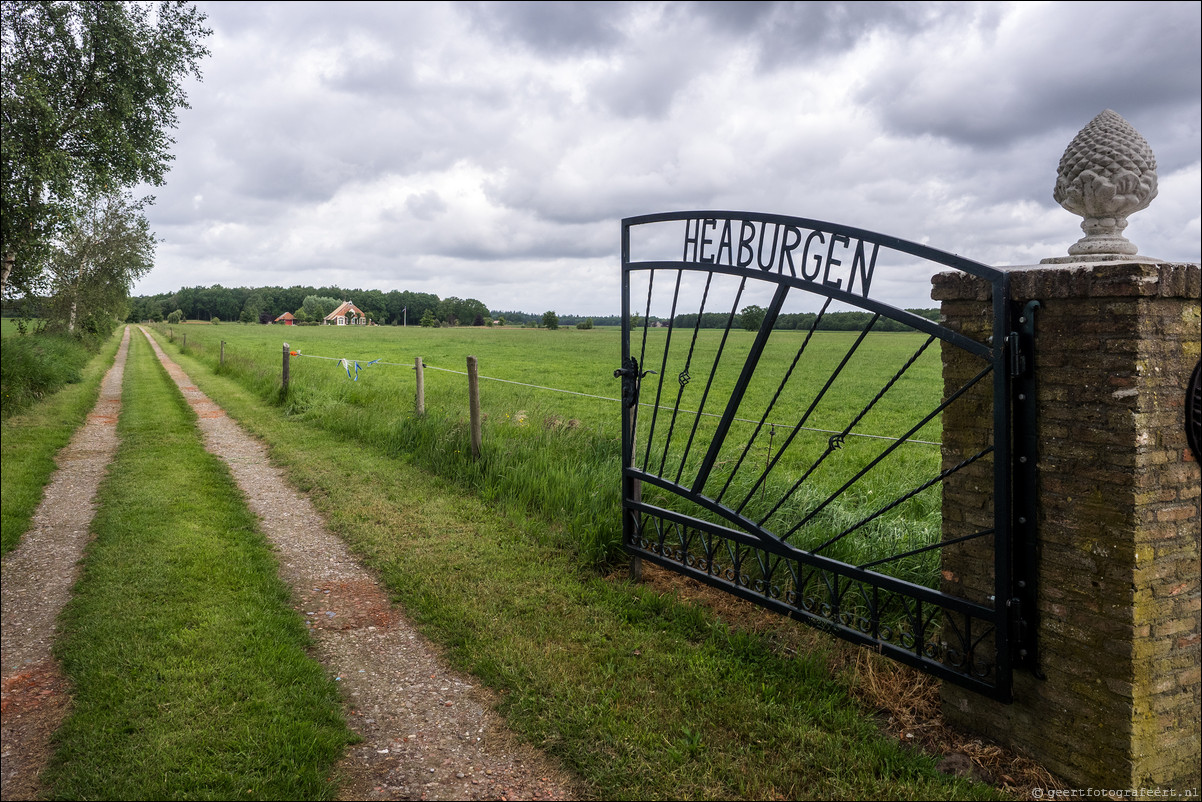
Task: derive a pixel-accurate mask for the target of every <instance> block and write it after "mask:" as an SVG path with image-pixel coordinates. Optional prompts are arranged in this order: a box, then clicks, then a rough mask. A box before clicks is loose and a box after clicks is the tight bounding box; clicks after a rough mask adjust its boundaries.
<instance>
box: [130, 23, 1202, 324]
mask: <svg viewBox="0 0 1202 802" xmlns="http://www.w3.org/2000/svg"><path fill="white" fill-rule="evenodd" d="M198 5H199V6H200V7H201V8H202V9H203V10H204V11H205V13H207V14H208V25H209V27H211V28H212V29H213V36H212V37H210V39H209V41H208V44H209V47H210V49H211V50H212V54H211V55H210V56H209V57H208V58H207V59H206V60H205V61H204V62H203V64H202V68H203V73H204V79H203V81H202V82H199V83H196V82H190V83H189V84H188V86H187V92H188V96H189V101H190V104H191V109H189V110H184V111H183V112H181V114H180V121H179V128H178V129H177V131H176V132H175V139H176V145H175V148H174V153H175V161H174V164H173V168H172V170H171V172H170V173H169V174H168V176H167V182H166V184H165V185H164V186H162V187H157V188H154V189H153V190H152V191H153V193H154V194H155V195H156V197H157V203H156V204H155V206H154V207H153V208H152V209H151V211H150V214H149V217H150V221H151V226H152V228H153V229H154V231H155V233H156V234H157V236H158V237H159V238H160V239H161V240H162V242H161V243H160V245H159V247H158V252H157V259H156V267H155V269H154V271H153V272H151V273H150V274H149V275H148V276H147V277H145V278H144V279H143V280H142V281H140V282H139V283H138V285H137V286H136V287H135V288H134V294H137V295H144V294H153V293H159V292H169V291H174V290H176V289H179V288H180V287H181V286H197V285H203V286H208V285H212V284H221V285H224V286H227V287H236V286H251V287H253V286H265V285H282V286H290V285H294V284H302V285H313V286H322V285H325V284H334V285H339V286H343V287H348V288H362V289H380V290H385V291H388V290H393V289H400V290H412V291H417V292H432V293H435V294H437V295H439V296H440V297H447V296H452V295H453V296H459V297H463V298H476V299H479V300H481V301H483V302H484V303H485V304H486V305H487V306H488V307H490V308H491V309H496V310H519V311H528V312H541V311H545V310H547V309H554V310H556V311H558V312H559V313H560V314H581V315H587V314H597V315H602V314H614V313H616V312H617V311H618V310H619V308H620V299H619V239H620V221H621V219H622V218H623V217H628V216H632V215H637V214H645V213H651V212H661V211H675V210H687V209H732V210H748V211H758V212H772V213H777V214H785V215H794V216H798V217H810V218H816V219H819V220H827V221H831V222H835V223H843V224H846V225H850V226H856V227H860V228H866V229H870V230H873V231H878V232H881V233H885V234H890V235H893V236H897V237H901V238H903V239H908V240H913V241H916V242H923V243H926V244H929V245H931V246H933V247H936V248H940V249H942V250H946V251H951V252H953V253H958V254H960V255H963V256H966V257H969V258H972V259H975V260H977V261H981V262H986V263H990V264H998V265H1002V264H1033V263H1036V262H1038V261H1039V260H1040V259H1041V258H1043V257H1047V256H1062V255H1065V253H1066V252H1067V248H1068V246H1069V245H1071V244H1072V243H1073V242H1075V241H1076V240H1077V239H1078V238H1080V237H1081V236H1082V234H1081V231H1080V227H1079V226H1080V218H1079V217H1077V216H1075V215H1072V214H1070V213H1069V212H1066V211H1064V210H1063V209H1061V208H1060V207H1059V206H1058V205H1056V203H1055V202H1054V201H1053V200H1052V187H1053V184H1054V182H1055V177H1056V165H1057V163H1058V162H1059V159H1060V156H1061V154H1062V153H1063V152H1064V149H1065V147H1066V146H1067V145H1068V144H1069V142H1070V141H1071V140H1072V138H1073V137H1074V136H1075V135H1076V133H1077V132H1078V131H1079V130H1080V129H1081V128H1082V127H1083V126H1085V125H1086V124H1087V123H1088V122H1089V121H1090V120H1091V119H1092V118H1093V117H1094V116H1095V115H1097V114H1098V113H1099V112H1101V111H1102V110H1104V109H1107V108H1109V109H1113V110H1114V111H1117V112H1118V113H1119V114H1121V115H1122V116H1123V117H1125V118H1126V119H1127V120H1128V121H1129V122H1130V123H1131V124H1132V125H1133V126H1134V127H1135V128H1136V129H1137V130H1138V131H1139V132H1140V133H1142V134H1143V136H1144V138H1145V139H1147V141H1148V143H1149V144H1150V145H1151V147H1152V150H1153V152H1154V153H1155V155H1156V159H1157V163H1158V165H1159V170H1158V172H1159V181H1160V184H1159V186H1160V194H1159V197H1158V198H1157V199H1156V200H1155V201H1153V203H1152V205H1151V206H1150V207H1149V208H1148V209H1146V210H1144V211H1142V212H1138V213H1136V214H1134V215H1132V217H1131V222H1130V226H1129V228H1128V229H1127V231H1126V234H1127V236H1128V238H1129V239H1130V240H1131V241H1132V242H1134V243H1135V244H1136V245H1138V246H1139V249H1140V253H1141V254H1147V255H1150V256H1155V257H1160V258H1163V259H1166V260H1173V261H1192V262H1196V261H1198V260H1199V254H1200V252H1202V244H1200V243H1202V227H1200V207H1202V200H1200V198H1202V163H1200V154H1202V138H1200V133H1199V123H1200V115H1202V102H1200V101H1202V78H1200V74H1202V66H1200V65H1202V26H1200V21H1202V4H1200V3H1198V2H1172V3H1163V2H1162V3H1156V2H1150V3H1089V4H1082V3H1077V2H1054V3H1037V2H1019V3H960V2H955V3H920V2H903V3H891V2H851V3H817V2H815V3H754V2H731V3H718V2H714V3H613V2H603V3H596V4H593V3H469V2H460V3H433V2H430V3H426V2H404V3H388V2H366V3H333V2H331V3H311V2H304V3H300V2H285V3H258V2H238V3H224V2H221V3H203V2H202V3H199V4H198ZM904 295H905V297H899V298H898V299H897V305H899V306H931V305H932V302H931V301H930V299H929V285H928V284H927V281H926V277H925V275H924V276H922V277H917V278H916V280H915V281H914V282H913V285H912V287H910V288H909V289H907V290H906V291H905V292H904Z"/></svg>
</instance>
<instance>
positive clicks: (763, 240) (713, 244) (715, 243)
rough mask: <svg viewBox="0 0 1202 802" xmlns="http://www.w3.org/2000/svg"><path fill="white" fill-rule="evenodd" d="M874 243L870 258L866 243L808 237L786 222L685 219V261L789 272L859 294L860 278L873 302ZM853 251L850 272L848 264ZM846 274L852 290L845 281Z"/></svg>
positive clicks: (862, 288) (864, 294) (862, 290)
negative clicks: (847, 260)
mask: <svg viewBox="0 0 1202 802" xmlns="http://www.w3.org/2000/svg"><path fill="white" fill-rule="evenodd" d="M769 237H770V240H769ZM853 243H854V248H853ZM869 244H870V245H871V248H872V252H871V254H869V255H866V254H865V248H864V240H861V239H855V240H853V239H852V238H850V237H848V236H847V235H845V234H829V233H823V232H821V231H810V232H809V234H808V235H806V236H804V237H803V236H802V229H801V228H799V227H797V226H791V225H786V224H784V223H760V222H756V221H754V220H737V219H736V220H719V219H716V218H713V217H710V218H693V219H690V220H685V229H684V261H686V262H698V263H701V264H713V265H726V266H728V267H738V268H744V267H750V266H752V265H753V264H754V265H755V266H756V267H757V268H759V269H760V270H763V271H764V272H776V273H780V274H781V275H784V274H785V271H788V275H790V276H793V277H795V278H801V279H802V280H804V281H811V282H817V283H821V284H823V285H825V286H827V287H832V288H834V289H840V290H843V291H844V292H847V293H851V292H854V291H857V288H856V286H855V285H856V279H857V278H858V279H859V284H860V286H859V288H858V292H859V294H860V295H861V296H862V297H864V298H867V297H868V287H869V285H870V284H871V283H872V271H873V270H875V269H876V254H877V248H878V247H879V246H878V245H877V244H876V243H869ZM798 251H799V252H798ZM849 251H850V252H851V265H850V268H849V267H848V266H846V265H845V260H846V259H847V256H848V252H849ZM845 271H846V272H845ZM832 273H833V274H834V275H832ZM843 273H845V275H846V280H847V285H846V286H844V279H843V278H841V277H839V276H840V274H843Z"/></svg>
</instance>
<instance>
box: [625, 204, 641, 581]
mask: <svg viewBox="0 0 1202 802" xmlns="http://www.w3.org/2000/svg"><path fill="white" fill-rule="evenodd" d="M630 323H631V320H630V224H629V223H626V222H623V223H622V367H623V368H626V367H627V366H629V365H630ZM640 364H641V362H640ZM631 380H632V377H624V378H623V379H622V384H623V386H625V384H626V382H628V381H631ZM625 396H626V393H625V392H623V393H622V397H623V398H625ZM638 408H639V405H638V399H637V398H635V399H634V403H633V404H632V405H631V406H630V407H629V408H627V409H623V410H622V545H623V546H629V545H630V544H631V543H632V542H633V540H634V535H635V531H634V528H635V527H634V524H633V522H632V521H631V518H630V513H629V512H628V504H629V503H630V501H631V500H632V499H633V497H634V480H633V479H632V478H631V477H630V476H629V475H628V471H629V470H630V469H631V468H632V467H633V465H634V426H635V422H636V415H637V414H638ZM631 568H632V569H633V568H634V564H633V562H632V563H631ZM640 568H641V566H640Z"/></svg>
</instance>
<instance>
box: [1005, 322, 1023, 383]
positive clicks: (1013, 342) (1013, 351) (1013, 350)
mask: <svg viewBox="0 0 1202 802" xmlns="http://www.w3.org/2000/svg"><path fill="white" fill-rule="evenodd" d="M1006 342H1007V344H1008V345H1009V346H1010V378H1012V379H1017V378H1018V377H1019V376H1024V375H1026V373H1027V355H1026V353H1024V352H1023V347H1022V342H1021V338H1020V337H1019V336H1018V332H1017V331H1012V332H1010V335H1009V336H1008V337H1006Z"/></svg>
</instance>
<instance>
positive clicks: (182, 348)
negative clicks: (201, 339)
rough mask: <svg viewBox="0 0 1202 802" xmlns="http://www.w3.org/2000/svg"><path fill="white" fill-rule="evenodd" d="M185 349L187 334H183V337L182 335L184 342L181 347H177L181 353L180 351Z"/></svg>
mask: <svg viewBox="0 0 1202 802" xmlns="http://www.w3.org/2000/svg"><path fill="white" fill-rule="evenodd" d="M187 347H188V335H187V334H185V335H184V342H183V345H181V346H180V347H179V350H181V351H182V350H184V349H185V348H187Z"/></svg>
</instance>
